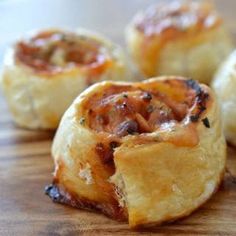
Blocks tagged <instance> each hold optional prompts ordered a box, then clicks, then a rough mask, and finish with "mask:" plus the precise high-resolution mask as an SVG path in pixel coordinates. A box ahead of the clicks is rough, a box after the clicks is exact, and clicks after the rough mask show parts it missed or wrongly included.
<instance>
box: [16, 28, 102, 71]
mask: <svg viewBox="0 0 236 236" xmlns="http://www.w3.org/2000/svg"><path fill="white" fill-rule="evenodd" d="M103 51H104V48H103V47H102V46H101V44H100V43H99V42H97V41H96V40H94V39H92V38H88V37H85V36H80V35H76V34H73V33H67V32H61V31H48V32H47V31H45V32H42V33H39V34H38V35H36V36H35V37H32V38H31V39H29V40H28V41H20V42H19V43H18V44H17V45H16V54H15V58H16V59H17V60H18V61H20V62H21V63H24V64H25V65H27V66H29V67H31V68H33V69H34V70H36V71H38V72H57V71H61V70H63V69H66V68H73V67H78V66H79V67H92V68H95V67H99V66H101V65H103V64H104V62H105V61H106V59H107V58H106V57H107V56H106V53H103Z"/></svg>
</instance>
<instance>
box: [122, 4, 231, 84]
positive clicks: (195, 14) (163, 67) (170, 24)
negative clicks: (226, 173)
mask: <svg viewBox="0 0 236 236" xmlns="http://www.w3.org/2000/svg"><path fill="white" fill-rule="evenodd" d="M126 38H127V45H128V48H129V51H130V53H131V55H132V57H133V59H134V61H135V62H136V63H137V65H138V67H139V69H140V71H141V72H142V73H143V74H144V75H145V76H147V77H151V76H156V75H181V76H187V77H191V78H193V79H195V80H199V81H200V82H203V83H207V84H209V83H210V81H211V80H212V77H213V75H214V73H215V70H216V69H217V67H218V65H219V64H220V62H221V61H222V60H224V58H225V57H227V55H228V54H229V53H230V52H231V50H232V48H233V46H232V42H231V39H230V37H229V34H228V33H227V32H226V30H225V28H224V25H223V21H222V19H221V17H220V16H219V15H218V13H217V12H216V10H215V9H214V7H213V6H212V5H211V4H210V3H209V2H207V1H181V0H180V1H177V0H176V1H165V2H164V1H163V3H162V4H159V5H156V6H150V7H149V8H148V9H147V10H145V11H143V12H139V13H138V14H137V15H136V16H135V17H134V19H133V20H132V22H131V23H130V24H129V26H128V27H127V31H126Z"/></svg>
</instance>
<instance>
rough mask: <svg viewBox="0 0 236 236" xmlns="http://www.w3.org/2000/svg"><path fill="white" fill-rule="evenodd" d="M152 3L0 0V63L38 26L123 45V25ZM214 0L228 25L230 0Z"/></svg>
mask: <svg viewBox="0 0 236 236" xmlns="http://www.w3.org/2000/svg"><path fill="white" fill-rule="evenodd" d="M156 2H158V0H0V64H1V62H2V59H3V54H4V51H5V48H6V47H7V45H9V44H11V43H12V42H14V41H15V39H16V38H17V37H19V36H22V35H24V34H25V33H26V32H28V31H31V30H34V29H40V28H48V27H62V28H68V29H74V28H77V27H86V28H88V29H92V30H96V31H99V32H101V33H103V34H105V35H107V36H109V37H110V38H111V39H112V40H114V41H115V42H117V43H119V44H121V45H122V46H124V38H123V31H124V28H125V26H126V24H127V23H128V22H129V20H130V19H131V18H132V16H133V15H134V14H135V13H136V12H137V11H138V10H139V9H143V8H146V7H147V6H148V5H150V4H153V3H156ZM214 2H215V4H216V5H217V8H218V9H219V11H220V12H221V14H222V15H223V16H224V18H225V21H226V24H227V25H228V27H229V28H231V25H233V24H234V22H232V21H231V22H230V21H229V19H232V18H234V14H235V13H234V12H235V9H234V7H233V5H232V4H233V1H230V2H228V1H227V0H225V1H223V0H215V1H214ZM230 4H231V5H232V6H230ZM235 19H236V16H235Z"/></svg>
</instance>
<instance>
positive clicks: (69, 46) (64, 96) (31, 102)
mask: <svg viewBox="0 0 236 236" xmlns="http://www.w3.org/2000/svg"><path fill="white" fill-rule="evenodd" d="M127 73H128V69H127V66H126V61H125V58H124V54H123V52H122V50H121V48H120V47H119V46H117V45H115V44H113V43H112V42H110V41H109V40H107V39H105V38H104V37H103V36H100V35H97V34H94V33H91V32H88V31H86V30H83V29H80V30H78V31H77V32H69V31H63V30H54V29H53V30H46V31H42V32H39V33H37V34H35V35H32V36H31V37H29V38H28V39H25V40H20V41H18V42H17V43H16V44H15V45H14V47H12V48H11V49H9V51H8V52H7V55H6V58H5V62H4V71H3V76H2V81H1V83H2V87H3V91H4V93H5V96H6V98H7V101H8V104H9V106H10V110H11V112H12V115H13V118H14V120H15V122H16V123H17V124H19V125H20V126H23V127H28V128H34V129H37V128H42V129H55V128H57V126H58V124H59V121H60V118H61V116H62V115H63V113H64V112H65V110H66V109H67V108H68V106H69V105H70V104H71V103H72V101H73V100H74V98H75V97H77V96H78V94H79V93H80V92H81V91H83V90H84V89H85V88H87V87H88V86H90V85H91V84H93V83H96V82H99V81H102V80H107V79H109V80H121V78H127V79H128V78H129V75H128V74H127Z"/></svg>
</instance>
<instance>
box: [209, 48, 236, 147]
mask: <svg viewBox="0 0 236 236" xmlns="http://www.w3.org/2000/svg"><path fill="white" fill-rule="evenodd" d="M212 87H213V89H214V90H215V92H216V95H217V96H218V98H219V100H220V103H221V109H222V114H223V121H224V132H225V136H226V139H227V140H228V141H229V142H230V143H231V144H233V145H235V146H236V123H235V120H236V93H235V89H236V51H234V52H233V53H232V54H231V55H230V56H229V57H228V58H227V59H226V61H225V62H224V63H223V64H222V66H221V67H220V68H219V70H218V72H217V73H216V75H215V78H214V80H213V82H212Z"/></svg>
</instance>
